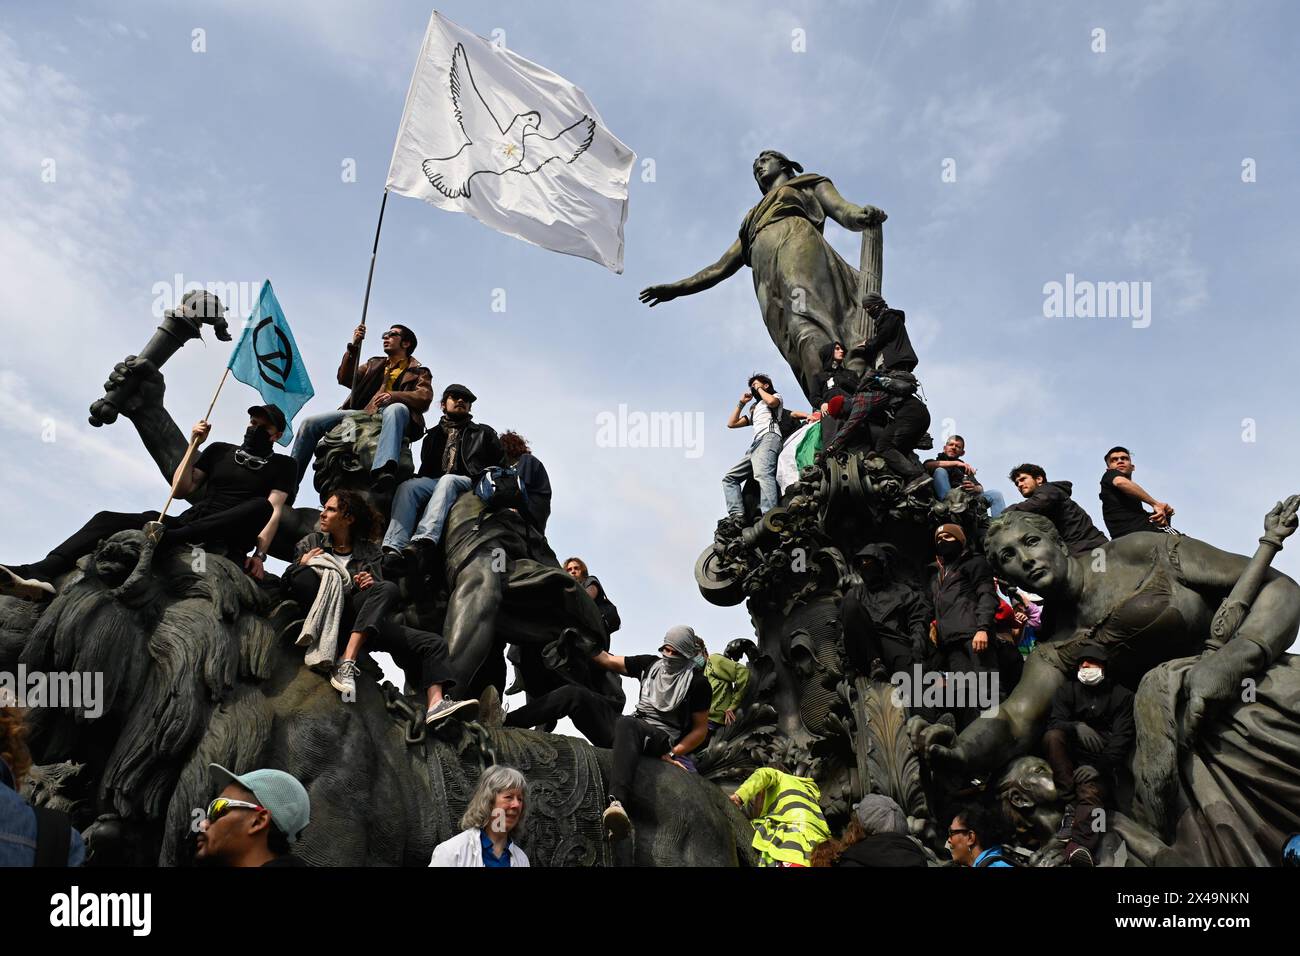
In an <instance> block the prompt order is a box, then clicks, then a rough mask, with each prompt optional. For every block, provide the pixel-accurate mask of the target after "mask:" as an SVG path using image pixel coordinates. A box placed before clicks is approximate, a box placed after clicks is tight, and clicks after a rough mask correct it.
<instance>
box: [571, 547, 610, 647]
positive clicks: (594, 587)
mask: <svg viewBox="0 0 1300 956" xmlns="http://www.w3.org/2000/svg"><path fill="white" fill-rule="evenodd" d="M564 570H565V571H566V572H568V574H569V576H570V577H572V578H573V579H574V580H576V581H577V582H578V583H579V584H580V585H582V586H583V587H584V588H586V589H587V593H588V594H590V595H591V599H592V600H593V601H595V602H596V607H598V608H600V618H601V620H602V621H604V622H605V632H606V635H612V634H613V633H614V632H615V631H617V630H618V629H619V628H620V627H622V626H623V622H622V620H621V619H620V618H619V616H618V608H617V607H615V605H614V602H613V601H611V600H610V599H609V595H608V594H606V593H605V586H604V585H602V584H601V583H600V578H598V577H596V576H595V575H594V574H592V573H590V572H589V571H588V570H587V562H586V561H583V560H582V558H567V559H565V562H564ZM605 650H609V646H608V643H607V644H606V647H605Z"/></svg>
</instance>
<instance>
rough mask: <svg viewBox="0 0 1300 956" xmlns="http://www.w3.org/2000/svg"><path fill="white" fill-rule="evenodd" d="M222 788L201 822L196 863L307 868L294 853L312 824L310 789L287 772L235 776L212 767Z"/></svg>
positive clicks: (214, 766) (214, 777)
mask: <svg viewBox="0 0 1300 956" xmlns="http://www.w3.org/2000/svg"><path fill="white" fill-rule="evenodd" d="M208 767H209V769H210V770H211V772H212V781H213V783H214V784H215V785H216V786H219V787H221V792H220V793H219V794H218V795H217V797H216V799H215V800H213V801H212V802H211V803H209V804H208V810H207V814H206V815H205V816H204V817H203V819H201V820H200V821H199V834H198V840H197V848H196V849H195V852H194V861H195V862H196V863H200V864H204V863H206V864H209V865H212V866H306V865H307V864H306V863H304V862H303V861H302V860H301V859H300V858H299V857H296V856H294V855H293V854H292V853H290V852H289V848H290V845H291V844H293V843H296V842H297V840H298V837H299V835H300V834H301V833H302V830H303V828H304V827H305V826H307V824H308V823H309V822H311V801H310V800H309V799H308V797H307V790H306V789H305V788H304V787H303V785H302V784H301V783H299V782H298V781H297V779H295V778H294V777H293V776H292V775H291V774H287V773H285V772H284V771H283V770H253V771H250V772H249V773H246V774H242V775H236V774H233V773H231V772H230V771H229V770H227V769H226V768H225V767H222V766H220V765H219V764H215V763H214V764H209V765H208Z"/></svg>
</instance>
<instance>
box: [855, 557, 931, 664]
mask: <svg viewBox="0 0 1300 956" xmlns="http://www.w3.org/2000/svg"><path fill="white" fill-rule="evenodd" d="M897 557H898V551H897V549H896V548H894V546H893V545H891V544H868V545H865V546H864V547H862V548H860V549H859V550H858V553H857V563H858V567H859V571H860V574H861V577H862V583H861V584H858V585H856V586H854V587H853V588H851V589H850V590H849V593H848V594H846V595H845V596H844V602H843V604H842V605H841V606H840V613H841V616H842V620H843V625H844V650H845V652H846V653H847V655H848V658H849V663H850V664H851V665H852V666H853V668H854V669H855V670H856V671H857V672H858V673H860V674H870V675H871V676H872V677H873V678H875V679H876V680H886V679H888V676H889V675H890V674H895V673H898V672H900V671H903V672H907V671H910V670H911V667H912V664H914V663H917V664H923V663H925V659H926V657H927V655H928V652H929V647H930V644H929V640H928V639H927V634H928V631H929V625H930V618H931V617H932V616H933V615H932V614H931V611H930V605H929V602H928V601H927V600H926V596H925V595H924V594H923V593H922V592H921V591H920V590H918V589H917V588H914V587H912V586H911V585H909V584H907V583H905V582H903V581H897V580H895V579H894V574H893V564H894V561H895V560H896V559H897Z"/></svg>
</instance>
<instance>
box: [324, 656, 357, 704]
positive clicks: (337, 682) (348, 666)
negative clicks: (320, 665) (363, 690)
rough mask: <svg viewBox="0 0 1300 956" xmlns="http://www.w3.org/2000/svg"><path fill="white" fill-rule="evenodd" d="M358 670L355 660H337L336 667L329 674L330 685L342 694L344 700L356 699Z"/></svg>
mask: <svg viewBox="0 0 1300 956" xmlns="http://www.w3.org/2000/svg"><path fill="white" fill-rule="evenodd" d="M360 671H361V668H359V667H358V666H357V662H356V661H339V664H338V667H336V668H334V673H333V674H331V675H330V686H331V687H333V688H334V689H335V690H336V691H338V692H339V693H340V694H342V695H343V699H344V700H349V701H352V700H356V699H357V674H358V673H360Z"/></svg>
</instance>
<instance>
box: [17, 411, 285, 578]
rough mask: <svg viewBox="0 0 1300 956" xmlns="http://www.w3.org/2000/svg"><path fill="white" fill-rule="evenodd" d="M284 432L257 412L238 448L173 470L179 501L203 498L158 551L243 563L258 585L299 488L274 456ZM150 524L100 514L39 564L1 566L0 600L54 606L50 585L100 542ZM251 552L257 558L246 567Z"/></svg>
mask: <svg viewBox="0 0 1300 956" xmlns="http://www.w3.org/2000/svg"><path fill="white" fill-rule="evenodd" d="M211 428H212V426H211V425H209V424H208V423H207V422H205V421H204V422H199V423H198V424H197V425H195V426H194V428H193V430H192V432H191V436H192V437H193V438H194V439H196V440H197V443H198V445H202V444H203V442H204V441H206V440H207V437H208V433H209V432H210V431H211ZM284 428H285V420H284V412H282V411H280V409H279V408H277V407H276V406H275V405H254V406H253V407H252V408H250V409H249V410H248V428H247V429H246V430H245V432H244V439H243V441H242V442H241V443H240V444H238V445H232V444H229V443H228V442H213V443H212V444H211V445H209V446H208V447H207V448H205V449H204V450H203V453H202V454H200V455H197V456H195V455H192V456H190V457H189V458H187V459H185V460H183V461H182V462H181V463H180V464H179V465H177V467H176V473H175V475H174V476H173V478H172V481H173V484H174V485H175V487H176V497H177V498H189V497H191V496H195V497H197V495H198V493H200V492H201V493H202V497H201V498H198V500H197V501H196V502H195V504H194V505H193V507H191V508H189V509H188V510H187V511H184V512H182V513H181V514H179V515H168V516H167V517H165V518H163V519H162V524H163V527H164V531H163V535H162V541H161V544H160V547H162V548H170V547H175V546H186V545H189V546H194V545H198V544H202V545H204V546H205V548H206V549H207V551H208V552H209V553H213V554H223V555H225V556H226V557H228V558H230V559H231V560H232V561H235V562H236V563H239V562H243V564H244V569H245V570H246V571H247V572H248V573H249V574H250V575H252V576H253V577H254V578H257V579H259V580H260V579H261V577H262V573H263V572H262V562H263V560H264V559H265V558H266V552H267V549H268V548H270V547H271V541H272V540H273V539H274V538H275V532H276V529H277V528H279V526H280V516H281V514H282V513H283V511H284V508H285V507H286V506H287V505H288V504H290V503H291V502H292V500H293V494H294V489H295V488H297V482H296V480H295V476H294V468H293V461H292V460H291V459H290V458H289V457H288V456H287V455H277V454H275V453H274V451H273V450H272V449H273V447H274V443H275V440H276V439H277V438H279V437H280V436H281V435H282V434H283V433H284ZM196 447H197V446H196ZM155 521H158V512H156V511H146V512H143V513H139V514H135V513H126V512H118V511H101V512H99V514H97V515H95V516H94V517H93V518H91V519H90V520H89V521H87V522H86V523H85V525H83V526H82V528H81V530H80V531H77V532H76V533H75V534H73V535H72V536H71V537H70V538H67V539H66V540H65V541H64V542H63V543H62V544H59V545H57V546H56V547H55V548H54V550H52V551H51V552H50V553H49V554H47V555H46V556H45V557H44V558H42V559H41V560H40V561H37V562H35V563H33V564H18V565H8V566H5V565H0V594H12V595H15V596H17V597H24V598H28V599H29V600H47V599H49V598H52V597H53V596H54V594H55V587H54V582H55V581H56V580H57V579H58V578H59V577H61V576H62V575H64V574H67V573H68V572H69V571H71V570H72V569H73V568H74V567H76V564H77V561H78V560H79V559H80V558H81V557H83V556H84V555H87V554H90V553H91V552H92V551H94V550H95V547H96V546H97V545H98V544H99V542H100V541H101V540H103V539H104V538H107V537H109V536H111V535H113V534H116V533H117V532H119V531H131V530H135V531H140V530H143V529H144V526H145V525H146V524H148V523H150V522H155ZM250 548H255V550H254V551H253V554H252V555H251V556H250V557H248V559H247V560H244V556H245V555H247V554H248V551H249V549H250Z"/></svg>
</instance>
